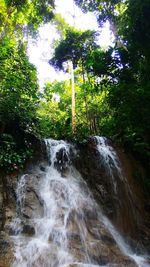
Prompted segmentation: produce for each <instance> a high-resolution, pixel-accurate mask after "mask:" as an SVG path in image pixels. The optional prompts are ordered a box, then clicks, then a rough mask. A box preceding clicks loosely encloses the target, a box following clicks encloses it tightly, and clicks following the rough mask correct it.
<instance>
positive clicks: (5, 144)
mask: <svg viewBox="0 0 150 267" xmlns="http://www.w3.org/2000/svg"><path fill="white" fill-rule="evenodd" d="M0 147H1V151H0V168H1V169H4V170H6V171H7V172H11V171H14V170H18V169H20V168H23V166H24V163H25V161H26V159H27V158H30V157H31V156H32V153H33V150H32V148H31V144H30V143H29V142H28V141H26V146H25V147H22V148H19V147H18V145H17V143H16V142H15V140H14V138H13V136H12V135H10V134H1V141H0Z"/></svg>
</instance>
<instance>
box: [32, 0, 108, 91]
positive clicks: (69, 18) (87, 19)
mask: <svg viewBox="0 0 150 267" xmlns="http://www.w3.org/2000/svg"><path fill="white" fill-rule="evenodd" d="M55 4H56V9H55V12H56V13H60V14H61V15H62V16H63V17H64V18H65V20H66V22H67V23H68V24H69V25H70V26H75V27H76V28H77V29H81V30H87V29H89V30H96V31H98V32H99V33H100V37H99V39H98V44H99V45H100V46H102V47H104V48H106V47H108V46H109V45H111V44H112V42H113V36H112V34H111V32H110V30H109V23H108V22H106V23H105V25H104V27H103V28H102V29H100V28H99V27H98V24H97V21H96V17H95V16H94V15H93V14H92V13H86V14H84V13H82V11H81V10H80V9H79V8H78V7H77V6H75V4H74V3H73V0H63V1H62V0H55ZM59 39H60V36H59V34H58V32H57V30H56V27H55V26H54V25H52V23H49V24H45V25H43V26H41V27H40V28H39V37H38V38H37V40H32V39H30V40H29V43H28V54H29V59H30V62H31V63H33V64H34V65H35V66H36V68H37V71H38V79H39V84H40V87H43V86H44V83H45V82H48V81H50V82H52V81H54V80H59V81H61V80H64V79H69V74H64V72H62V71H61V72H56V71H55V69H54V68H53V67H52V66H50V65H49V63H48V61H49V60H50V58H51V57H52V56H53V42H54V41H56V40H59Z"/></svg>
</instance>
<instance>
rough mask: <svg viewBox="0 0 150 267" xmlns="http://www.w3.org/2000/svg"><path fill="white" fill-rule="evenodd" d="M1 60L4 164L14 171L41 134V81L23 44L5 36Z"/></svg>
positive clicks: (0, 114) (1, 161) (0, 148)
mask: <svg viewBox="0 0 150 267" xmlns="http://www.w3.org/2000/svg"><path fill="white" fill-rule="evenodd" d="M0 61H1V66H2V68H1V73H0V77H1V79H0V167H1V168H3V169H6V170H9V171H11V170H13V169H15V168H18V167H21V166H22V165H23V163H24V161H25V159H26V158H28V157H29V156H30V155H31V152H32V150H31V148H30V147H29V143H30V141H31V140H32V139H33V137H38V118H37V115H36V109H37V105H38V102H39V99H38V84H37V76H36V70H35V67H34V66H33V65H32V64H31V63H29V61H28V58H27V56H26V52H25V47H24V45H23V44H18V43H17V42H16V41H15V40H13V39H12V40H10V39H9V38H4V39H3V40H2V42H1V44H0Z"/></svg>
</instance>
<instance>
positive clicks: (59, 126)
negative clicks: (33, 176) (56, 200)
mask: <svg viewBox="0 0 150 267" xmlns="http://www.w3.org/2000/svg"><path fill="white" fill-rule="evenodd" d="M75 3H76V4H77V5H78V6H79V7H80V8H81V9H82V11H83V12H87V11H91V12H94V14H95V16H96V17H97V20H98V23H99V25H100V26H102V25H103V24H104V23H105V22H106V21H109V23H110V25H111V29H112V31H113V34H114V35H115V41H114V46H113V47H108V48H107V49H102V48H101V47H100V46H99V45H98V44H97V33H96V32H94V31H89V30H88V31H79V30H77V29H76V28H74V27H70V26H69V25H67V23H66V22H65V21H64V20H63V19H62V18H61V17H60V16H59V15H58V14H56V15H55V13H54V8H55V3H54V2H53V1H51V0H49V1H40V0H33V1H28V0H24V1H20V0H0V10H1V11H0V34H1V35H0V61H1V73H0V167H3V168H8V166H9V169H11V170H13V169H15V168H18V166H22V165H23V163H24V161H25V160H26V158H28V157H29V156H30V155H32V143H33V140H35V139H36V138H38V139H41V138H45V137H52V138H61V139H62V138H63V139H70V140H78V141H83V140H85V139H86V138H87V137H88V136H90V135H104V136H107V137H109V138H111V139H113V140H115V141H116V142H120V143H121V144H122V145H123V146H124V147H125V148H126V149H128V150H129V151H131V152H132V153H134V154H135V155H138V157H139V158H140V159H142V160H143V161H145V162H147V163H148V158H149V155H150V153H149V145H150V108H149V106H150V104H149V103H150V20H149V17H150V2H149V0H136V1H135V0H110V1H109V0H108V1H103V0H97V1H93V0H91V1H86V0H75ZM49 21H53V23H54V22H55V23H56V25H57V27H58V30H59V31H60V33H61V39H60V41H59V42H57V43H56V44H55V50H54V55H53V58H49V64H51V65H53V66H54V67H55V68H56V69H58V70H64V69H65V70H64V71H66V72H68V71H70V69H69V67H68V66H69V65H68V62H72V66H73V69H72V71H73V73H74V88H75V130H74V131H72V112H71V110H72V109H71V105H72V102H71V95H72V92H71V81H70V80H67V81H62V82H58V81H55V82H53V83H47V84H45V86H44V89H43V91H42V92H41V91H40V89H39V85H38V81H37V73H36V68H35V66H33V65H32V64H31V63H30V62H29V59H28V55H27V51H26V41H27V38H24V36H27V35H33V36H36V33H37V29H38V27H39V26H40V25H41V24H43V23H47V22H49ZM64 66H65V68H64Z"/></svg>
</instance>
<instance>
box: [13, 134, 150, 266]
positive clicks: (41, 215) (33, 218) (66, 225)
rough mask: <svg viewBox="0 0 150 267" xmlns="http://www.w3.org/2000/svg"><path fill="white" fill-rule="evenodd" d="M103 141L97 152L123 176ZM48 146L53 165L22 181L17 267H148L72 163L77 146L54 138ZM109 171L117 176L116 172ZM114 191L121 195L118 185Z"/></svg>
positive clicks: (16, 241)
mask: <svg viewBox="0 0 150 267" xmlns="http://www.w3.org/2000/svg"><path fill="white" fill-rule="evenodd" d="M97 139H98V138H97ZM100 141H102V144H101V143H100ZM104 141H105V140H104V139H101V140H99V142H98V146H97V148H98V149H99V150H101V153H103V155H104V158H103V159H104V160H105V162H106V165H107V166H109V165H110V164H109V163H110V162H109V161H110V160H111V162H112V165H115V166H116V168H117V169H118V172H120V167H119V165H118V161H117V160H116V154H115V153H114V151H113V150H112V149H109V148H108V147H106V145H105V142H104ZM45 144H46V147H47V152H48V159H49V160H48V162H49V164H46V166H45V167H42V168H41V166H36V167H35V171H34V172H33V173H29V174H26V175H23V176H22V177H21V179H20V181H19V182H18V187H17V190H16V194H17V211H16V218H15V219H14V221H13V222H12V225H13V228H15V231H14V233H15V234H14V235H13V236H12V239H13V242H14V258H15V259H14V262H13V263H12V267H94V266H95V267H96V266H107V267H113V266H115V267H124V266H128V267H136V266H139V267H148V266H149V265H148V263H146V260H145V259H144V258H142V257H138V256H136V255H133V253H132V251H131V250H130V248H129V247H128V246H127V245H126V244H125V242H124V241H123V239H122V237H121V236H120V235H119V233H118V232H117V230H116V229H115V228H114V227H113V225H112V224H111V223H110V221H109V220H108V219H107V218H106V217H105V216H104V215H103V214H102V212H101V209H100V207H99V206H98V205H97V204H96V202H95V200H94V199H93V196H92V193H91V192H90V190H89V189H88V187H87V184H86V182H85V181H84V180H83V178H82V177H81V175H80V173H79V172H78V171H77V170H76V169H75V167H74V166H73V164H72V162H71V154H72V151H73V152H74V151H75V150H74V148H73V146H72V145H70V144H69V143H67V142H64V141H55V140H52V139H47V140H45ZM116 162H117V163H116ZM109 172H110V174H111V176H112V173H111V167H109ZM112 177H113V176H112ZM112 179H114V178H112ZM113 182H114V184H115V181H113ZM114 190H115V193H116V194H117V191H116V190H117V188H116V185H115V187H114ZM18 221H19V223H16V222H18Z"/></svg>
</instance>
